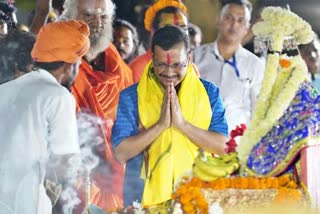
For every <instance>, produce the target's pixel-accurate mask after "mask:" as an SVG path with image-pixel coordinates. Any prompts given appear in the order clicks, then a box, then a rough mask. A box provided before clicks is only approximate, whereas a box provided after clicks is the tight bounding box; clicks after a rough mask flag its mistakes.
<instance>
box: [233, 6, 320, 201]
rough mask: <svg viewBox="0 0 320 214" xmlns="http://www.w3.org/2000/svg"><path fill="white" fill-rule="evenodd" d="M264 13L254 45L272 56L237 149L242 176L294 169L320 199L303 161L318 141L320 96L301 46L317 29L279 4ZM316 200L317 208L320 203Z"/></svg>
mask: <svg viewBox="0 0 320 214" xmlns="http://www.w3.org/2000/svg"><path fill="white" fill-rule="evenodd" d="M261 15H262V18H263V21H262V22H258V23H256V24H255V25H254V26H253V32H254V34H255V35H256V36H257V37H256V40H255V42H256V43H255V48H256V50H258V51H259V50H266V51H268V55H267V61H266V69H265V77H264V80H263V83H262V86H261V91H260V94H259V97H258V101H257V104H256V107H255V110H254V113H253V116H252V120H251V122H250V124H249V126H248V128H247V130H246V132H245V133H244V136H243V137H241V139H240V146H239V147H238V148H237V151H238V155H239V159H240V164H241V166H242V174H243V175H251V176H259V177H266V176H279V175H282V174H284V173H290V174H292V175H293V176H294V177H295V180H296V181H297V182H303V183H304V184H305V185H307V186H309V188H308V189H309V191H310V194H311V196H313V198H319V190H315V189H314V188H311V186H312V185H311V183H310V179H309V182H308V181H307V180H306V179H307V177H310V176H311V174H310V173H311V171H310V167H309V171H310V173H309V175H306V173H307V172H306V170H307V169H305V167H306V166H303V165H305V163H304V161H303V160H301V159H306V157H304V156H305V154H303V152H305V149H306V148H308V147H312V146H316V145H318V144H319V143H320V138H319V137H320V129H319V128H320V126H319V125H320V104H319V101H320V96H318V94H317V92H316V90H315V89H314V88H313V87H312V86H311V83H310V80H309V76H308V70H307V66H306V63H305V62H304V60H303V59H302V57H301V56H300V54H299V51H298V48H297V45H299V44H307V43H310V42H311V41H312V39H313V32H312V29H311V26H310V25H309V24H308V23H307V22H305V21H304V20H302V19H301V18H300V17H298V16H297V15H296V14H294V13H292V12H291V11H289V10H286V9H282V8H280V7H267V8H265V9H264V10H263V11H262V14H261ZM317 157H319V156H313V157H312V156H311V154H310V155H309V157H308V159H309V161H310V160H311V159H314V160H315V161H317V159H316V158H317ZM310 158H311V159H310ZM318 159H319V158H318ZM318 162H319V160H318ZM314 164H315V163H314ZM318 172H319V171H318ZM314 173H315V172H314ZM314 181H315V180H314ZM319 181H320V180H318V185H320V183H319ZM318 189H319V187H318ZM316 195H318V196H316ZM313 203H314V204H318V206H319V203H320V201H318V202H317V201H313Z"/></svg>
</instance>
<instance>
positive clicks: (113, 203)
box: [63, 0, 132, 210]
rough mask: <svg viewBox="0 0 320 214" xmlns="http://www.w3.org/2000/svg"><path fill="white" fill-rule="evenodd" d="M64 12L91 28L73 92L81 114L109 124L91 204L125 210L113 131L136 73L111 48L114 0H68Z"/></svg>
mask: <svg viewBox="0 0 320 214" xmlns="http://www.w3.org/2000/svg"><path fill="white" fill-rule="evenodd" d="M64 8H65V13H64V14H63V16H65V17H66V18H67V19H80V20H83V21H85V22H86V23H87V24H88V25H89V28H90V42H91V43H90V44H91V46H90V50H89V53H88V54H87V55H86V56H85V57H84V58H83V59H82V63H81V65H80V69H79V75H78V77H77V78H76V80H75V83H74V85H73V87H72V89H71V90H72V93H73V95H74V97H75V98H76V101H77V106H78V108H79V109H80V110H86V109H87V110H89V111H90V112H92V113H94V114H96V115H97V116H99V117H101V118H102V119H103V120H104V122H105V124H104V126H103V127H101V134H102V136H103V138H104V141H105V149H104V150H105V151H104V152H103V153H104V154H101V156H102V157H103V158H105V160H103V162H104V163H101V164H100V166H99V167H98V168H97V169H99V170H96V172H94V174H93V175H92V176H93V181H92V183H93V187H92V191H91V203H93V204H96V205H97V206H99V207H101V208H103V209H105V210H112V209H115V208H118V207H121V206H122V192H123V191H122V188H123V175H124V166H123V165H121V164H119V163H118V162H116V161H115V160H114V158H113V154H112V149H111V143H110V137H111V129H112V126H113V123H114V120H115V117H116V109H117V104H118V99H119V94H120V91H121V90H122V89H124V88H126V87H128V86H129V85H131V84H132V72H131V69H130V68H129V67H128V66H127V65H126V64H125V62H124V61H123V60H122V59H121V56H120V55H119V53H118V51H117V50H116V48H115V47H114V46H113V45H112V44H111V40H112V17H113V15H114V4H113V3H112V2H111V0H73V1H72V0H67V1H65V3H64ZM100 153H101V152H100ZM108 169H111V172H110V171H109V173H108ZM110 173H111V175H110Z"/></svg>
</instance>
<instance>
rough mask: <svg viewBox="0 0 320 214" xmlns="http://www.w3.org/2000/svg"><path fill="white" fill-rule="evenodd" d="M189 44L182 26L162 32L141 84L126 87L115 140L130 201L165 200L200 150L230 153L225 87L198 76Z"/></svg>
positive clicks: (154, 42)
mask: <svg viewBox="0 0 320 214" xmlns="http://www.w3.org/2000/svg"><path fill="white" fill-rule="evenodd" d="M189 46H190V45H189V38H188V35H187V34H186V32H184V31H183V30H182V29H181V28H179V27H176V26H172V25H171V26H165V27H163V28H161V29H159V30H158V31H156V33H155V34H154V36H153V39H152V45H151V51H152V61H151V62H150V63H148V65H147V66H146V67H145V69H144V73H143V75H142V78H141V80H140V81H139V83H138V84H135V85H133V86H131V87H129V88H127V89H125V90H124V91H122V92H121V95H120V100H119V105H118V113H117V119H116V122H115V125H114V127H113V130H112V145H113V147H114V151H115V157H116V158H117V160H118V161H119V162H121V163H126V175H125V185H124V203H125V205H130V204H131V203H132V201H134V200H139V201H140V200H141V198H142V203H143V205H146V206H153V205H159V204H162V203H165V202H166V201H168V200H170V199H171V193H172V191H173V187H174V184H175V182H176V181H177V180H178V179H179V177H181V176H182V175H183V174H184V173H185V172H186V171H188V170H191V169H192V165H193V162H194V159H195V157H196V156H197V154H198V151H199V149H202V150H204V151H207V152H213V153H216V154H220V155H221V154H223V153H224V142H226V141H227V137H226V136H227V135H228V127H227V123H226V120H225V117H224V114H225V110H224V107H223V104H222V101H221V97H220V95H219V89H218V88H217V87H216V86H215V85H213V84H212V83H210V82H208V81H205V80H202V79H200V78H199V77H198V76H197V75H196V73H195V72H194V67H193V65H192V63H190V60H191V56H190V51H189V50H190V47H189ZM141 165H142V167H141ZM140 176H141V177H142V178H143V179H144V182H143V180H142V179H140ZM142 195H143V196H142Z"/></svg>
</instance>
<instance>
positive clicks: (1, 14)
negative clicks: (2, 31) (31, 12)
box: [0, 1, 17, 28]
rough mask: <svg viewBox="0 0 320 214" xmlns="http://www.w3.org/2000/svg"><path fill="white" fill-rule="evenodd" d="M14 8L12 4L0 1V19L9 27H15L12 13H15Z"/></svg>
mask: <svg viewBox="0 0 320 214" xmlns="http://www.w3.org/2000/svg"><path fill="white" fill-rule="evenodd" d="M16 10H17V8H16V7H15V6H14V5H12V4H10V3H8V2H3V1H0V19H1V20H4V21H5V22H6V23H7V24H8V27H9V28H11V27H15V23H14V20H13V18H12V14H13V13H15V12H16Z"/></svg>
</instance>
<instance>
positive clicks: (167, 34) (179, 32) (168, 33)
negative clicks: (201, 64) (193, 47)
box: [151, 25, 190, 53]
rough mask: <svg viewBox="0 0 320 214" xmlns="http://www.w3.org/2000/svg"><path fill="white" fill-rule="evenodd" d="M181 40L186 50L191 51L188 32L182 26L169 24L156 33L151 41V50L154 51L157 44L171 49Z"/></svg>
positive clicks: (164, 48)
mask: <svg viewBox="0 0 320 214" xmlns="http://www.w3.org/2000/svg"><path fill="white" fill-rule="evenodd" d="M181 42H183V44H184V48H185V50H186V52H189V50H190V43H189V36H188V34H187V33H186V32H185V31H184V30H183V29H181V28H180V27H177V26H174V25H168V26H165V27H163V28H160V29H159V30H157V31H156V32H155V33H154V35H153V37H152V42H151V51H152V53H154V48H155V46H159V47H161V48H162V49H163V50H169V49H170V48H172V47H173V46H174V45H176V44H179V43H181Z"/></svg>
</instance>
